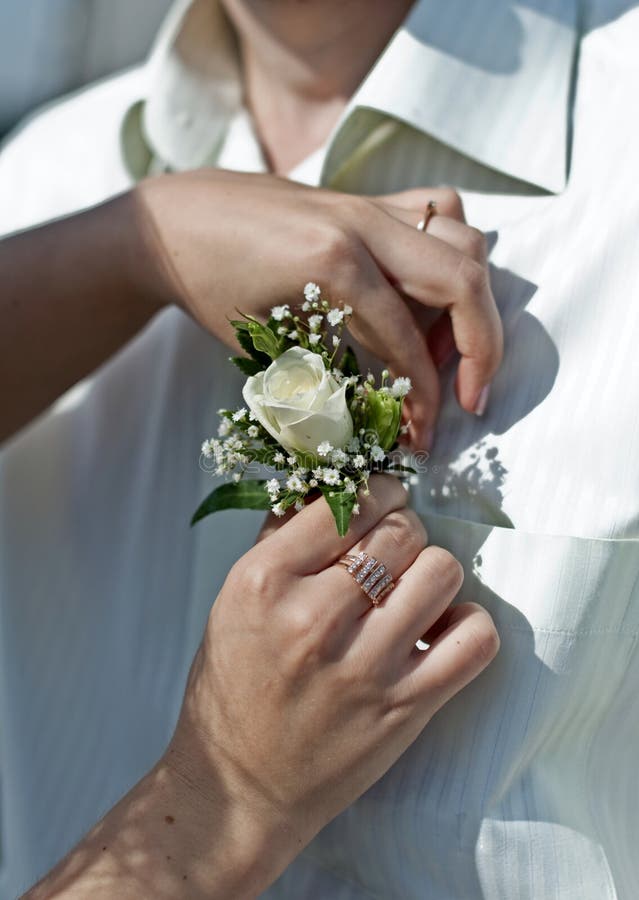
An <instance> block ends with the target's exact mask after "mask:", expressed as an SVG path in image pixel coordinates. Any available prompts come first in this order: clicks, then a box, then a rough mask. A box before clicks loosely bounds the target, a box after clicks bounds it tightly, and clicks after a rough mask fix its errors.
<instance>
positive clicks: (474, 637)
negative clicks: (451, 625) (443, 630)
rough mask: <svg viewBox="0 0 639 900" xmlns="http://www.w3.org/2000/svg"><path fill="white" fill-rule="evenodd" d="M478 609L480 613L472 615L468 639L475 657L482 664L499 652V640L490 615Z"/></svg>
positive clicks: (490, 660) (486, 663) (489, 660)
mask: <svg viewBox="0 0 639 900" xmlns="http://www.w3.org/2000/svg"><path fill="white" fill-rule="evenodd" d="M479 609H480V611H481V614H480V613H477V614H476V615H475V616H473V619H474V621H473V625H472V628H471V629H470V634H469V641H470V644H471V647H472V649H473V655H474V656H475V658H476V659H477V660H478V661H479V662H481V663H483V664H484V665H488V663H489V662H492V660H493V659H494V658H495V657H496V656H497V653H498V652H499V647H500V640H499V634H498V633H497V629H496V628H495V623H494V622H493V620H492V619H491V617H490V616H489V615H488V613H487V612H486V610H484V609H481V607H480V608H479Z"/></svg>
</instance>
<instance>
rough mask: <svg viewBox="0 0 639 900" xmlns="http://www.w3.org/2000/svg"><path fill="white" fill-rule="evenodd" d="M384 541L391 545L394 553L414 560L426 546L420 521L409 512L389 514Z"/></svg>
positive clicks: (386, 519)
mask: <svg viewBox="0 0 639 900" xmlns="http://www.w3.org/2000/svg"><path fill="white" fill-rule="evenodd" d="M383 525H384V531H385V532H386V533H385V535H384V540H385V541H386V540H388V541H389V542H390V544H391V548H392V552H393V553H395V554H396V555H401V556H407V555H410V556H412V558H413V559H415V557H417V556H418V554H419V553H420V552H421V551H422V550H423V549H424V547H425V546H426V535H425V532H424V528H423V526H421V523H419V520H417V521H415V520H414V519H413V517H412V516H411V515H410V514H409V511H408V510H397V511H395V512H392V513H389V514H388V515H387V516H386V518H385V519H384V523H383Z"/></svg>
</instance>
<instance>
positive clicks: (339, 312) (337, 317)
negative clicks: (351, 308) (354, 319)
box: [326, 309, 344, 325]
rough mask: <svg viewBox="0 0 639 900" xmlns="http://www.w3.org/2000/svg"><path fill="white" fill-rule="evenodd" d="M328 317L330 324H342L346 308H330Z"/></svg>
mask: <svg viewBox="0 0 639 900" xmlns="http://www.w3.org/2000/svg"><path fill="white" fill-rule="evenodd" d="M326 318H327V320H328V324H329V325H341V323H342V322H343V321H344V310H343V309H329V311H328V313H327V314H326Z"/></svg>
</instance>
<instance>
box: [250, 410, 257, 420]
mask: <svg viewBox="0 0 639 900" xmlns="http://www.w3.org/2000/svg"><path fill="white" fill-rule="evenodd" d="M249 419H250V420H251V422H257V416H256V415H255V413H254V412H253V410H252V409H251V410H249Z"/></svg>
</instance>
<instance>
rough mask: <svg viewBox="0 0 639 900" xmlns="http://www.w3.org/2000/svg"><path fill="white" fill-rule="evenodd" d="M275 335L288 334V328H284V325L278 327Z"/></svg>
mask: <svg viewBox="0 0 639 900" xmlns="http://www.w3.org/2000/svg"><path fill="white" fill-rule="evenodd" d="M277 333H278V334H288V328H287V327H286V325H280V327H279V328H278V329H277Z"/></svg>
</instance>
